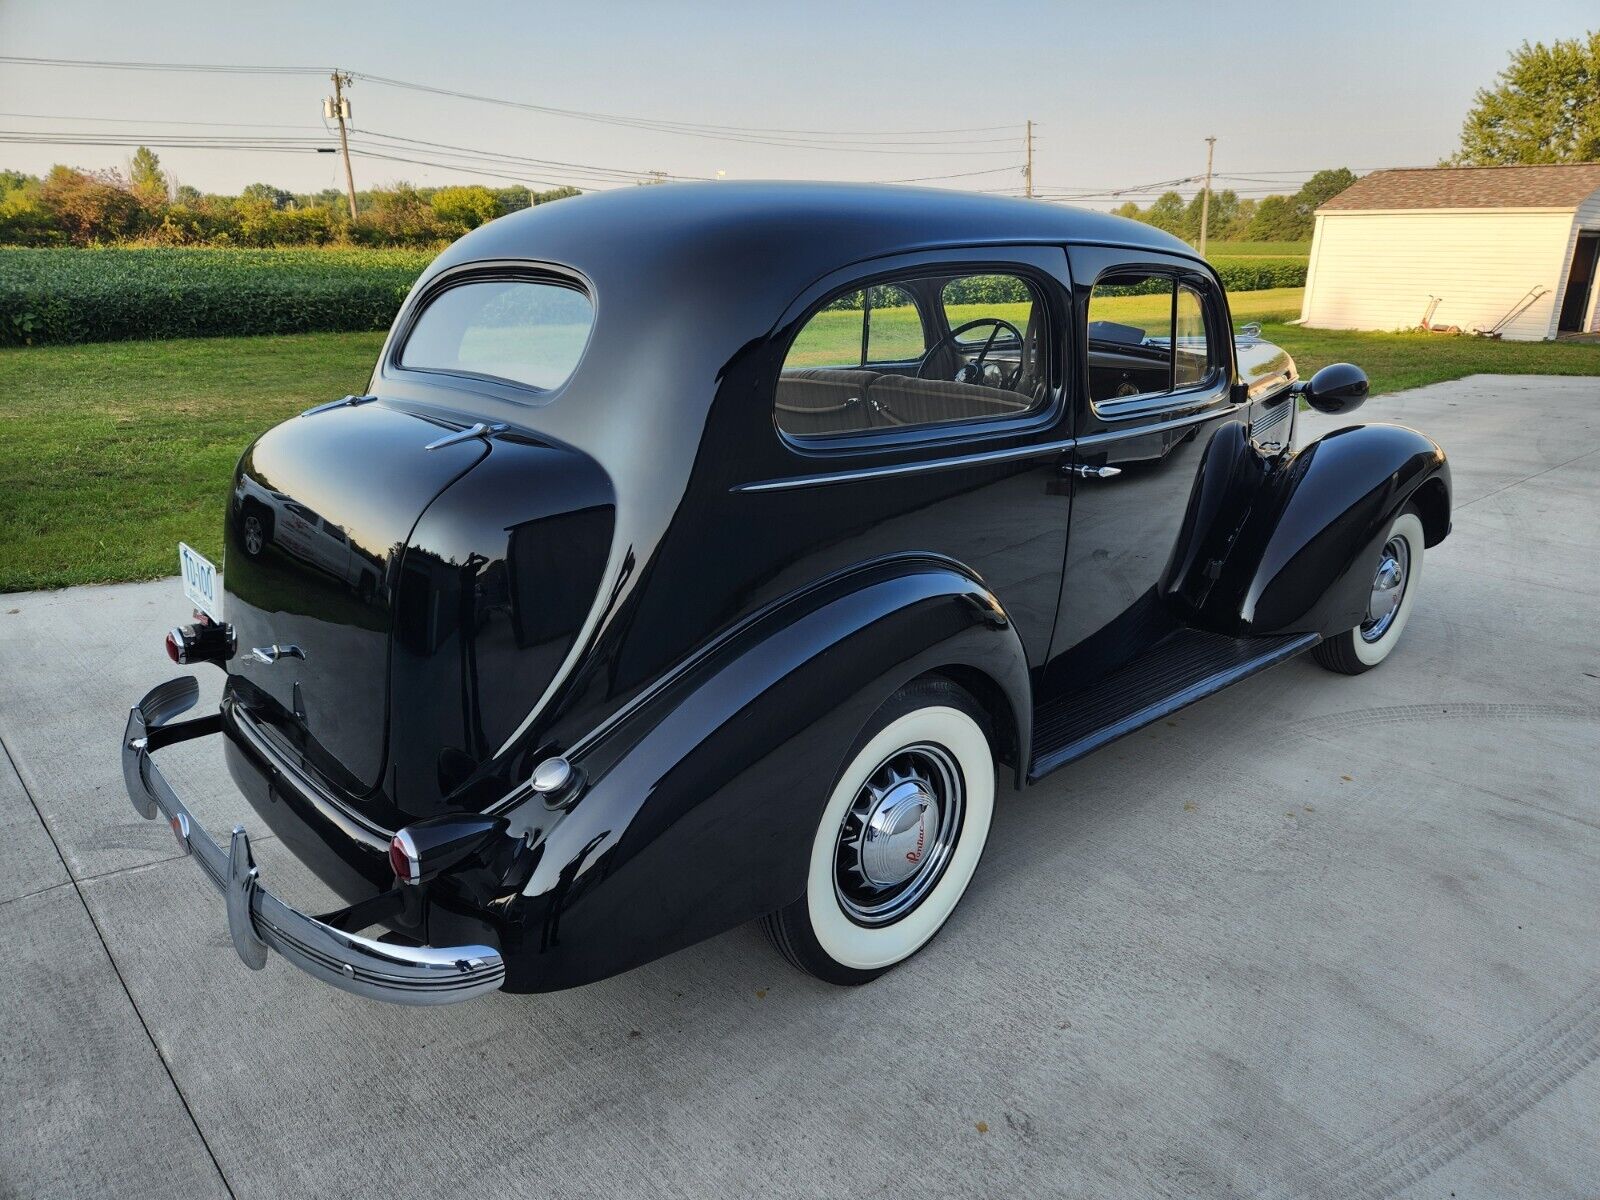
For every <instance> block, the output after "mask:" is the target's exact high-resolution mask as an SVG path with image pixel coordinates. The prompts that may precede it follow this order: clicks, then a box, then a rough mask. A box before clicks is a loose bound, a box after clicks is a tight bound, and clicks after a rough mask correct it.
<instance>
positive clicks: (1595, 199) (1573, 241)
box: [1550, 191, 1600, 336]
mask: <svg viewBox="0 0 1600 1200" xmlns="http://www.w3.org/2000/svg"><path fill="white" fill-rule="evenodd" d="M1580 233H1600V191H1597V192H1595V194H1594V195H1592V196H1590V197H1589V198H1588V199H1587V200H1585V201H1584V202H1583V203H1582V204H1580V205H1578V213H1577V219H1576V220H1574V221H1573V223H1572V236H1571V237H1569V238H1568V239H1567V256H1566V258H1565V259H1563V260H1562V264H1561V294H1562V295H1563V296H1565V295H1566V294H1567V277H1568V276H1569V275H1571V274H1572V254H1573V251H1575V250H1576V249H1577V248H1578V234H1580ZM1595 283H1596V281H1594V280H1591V281H1590V283H1589V308H1588V310H1587V311H1586V312H1585V314H1584V325H1583V327H1584V328H1585V329H1587V330H1588V331H1589V332H1590V333H1600V287H1597V286H1595ZM1560 314H1561V306H1560V305H1559V304H1558V305H1557V306H1556V316H1557V317H1558V318H1559V317H1560ZM1550 332H1551V335H1552V336H1554V334H1555V326H1554V325H1551V327H1550Z"/></svg>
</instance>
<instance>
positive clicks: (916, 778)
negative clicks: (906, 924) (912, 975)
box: [834, 743, 966, 925]
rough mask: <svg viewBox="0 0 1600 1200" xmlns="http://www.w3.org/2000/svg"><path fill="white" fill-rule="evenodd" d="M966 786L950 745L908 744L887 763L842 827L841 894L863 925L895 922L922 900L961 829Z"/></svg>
mask: <svg viewBox="0 0 1600 1200" xmlns="http://www.w3.org/2000/svg"><path fill="white" fill-rule="evenodd" d="M965 808H966V789H965V787H964V785H963V784H962V780H961V771H960V769H959V768H958V767H957V766H956V763H955V760H954V759H953V758H952V757H951V756H950V753H949V752H948V751H947V750H945V749H944V747H942V746H935V745H933V744H931V743H925V744H921V745H916V746H908V747H907V748H905V749H904V750H900V751H897V752H896V753H895V754H893V755H891V756H890V757H889V758H888V759H886V760H885V761H883V762H882V763H880V764H879V765H878V767H877V769H876V770H874V771H873V772H872V774H871V775H870V776H868V778H867V782H866V784H865V786H863V787H862V789H861V790H860V792H858V793H857V794H856V798H855V801H854V802H853V803H852V804H851V805H850V811H849V812H847V813H846V814H845V818H844V823H843V824H842V825H841V826H840V828H839V840H838V844H837V848H836V851H835V855H834V863H835V866H834V893H835V895H836V896H837V897H838V900H839V906H840V907H841V908H842V909H844V911H845V914H846V915H847V916H849V917H850V919H851V920H853V921H855V922H856V923H857V924H861V925H887V924H890V923H891V922H893V921H897V920H899V919H900V918H901V917H903V916H905V915H906V914H907V913H909V912H910V911H911V910H912V909H914V908H915V907H916V906H917V905H918V904H920V903H921V902H922V899H923V897H925V896H926V895H927V894H928V892H929V891H930V890H931V889H932V888H933V885H934V884H936V883H937V882H938V881H939V877H940V875H942V874H943V873H944V868H945V865H946V864H947V863H948V862H949V860H950V851H951V850H952V849H953V848H954V846H955V842H956V837H957V836H958V835H959V833H960V831H961V818H962V815H963V813H964V811H965Z"/></svg>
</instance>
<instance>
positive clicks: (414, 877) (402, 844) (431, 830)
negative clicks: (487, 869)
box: [389, 813, 506, 883]
mask: <svg viewBox="0 0 1600 1200" xmlns="http://www.w3.org/2000/svg"><path fill="white" fill-rule="evenodd" d="M505 830H506V819H505V818H504V817H486V816H484V815H482V814H481V813H443V814H441V815H440V816H437V817H428V818H427V819H426V820H422V821H413V822H412V823H411V824H410V825H407V826H406V827H405V828H404V829H402V830H401V831H400V832H399V833H397V834H395V835H394V838H393V839H392V840H391V841H390V842H389V866H390V867H391V868H393V870H394V877H395V878H396V879H398V880H399V881H400V882H401V883H426V882H428V880H430V879H432V878H433V877H434V876H435V875H438V874H439V873H440V872H442V871H450V870H453V869H455V868H457V867H464V866H470V865H471V864H472V863H474V862H481V861H483V855H484V854H485V853H487V852H489V851H490V850H491V849H492V847H493V845H494V844H495V838H496V836H497V835H499V834H503V833H504V832H505Z"/></svg>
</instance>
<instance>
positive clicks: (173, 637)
mask: <svg viewBox="0 0 1600 1200" xmlns="http://www.w3.org/2000/svg"><path fill="white" fill-rule="evenodd" d="M179 636H180V635H179V633H178V631H177V630H176V629H172V630H168V632H167V657H168V658H170V659H171V660H172V661H173V662H175V663H181V662H182V661H183V645H182V643H181V642H180V641H179Z"/></svg>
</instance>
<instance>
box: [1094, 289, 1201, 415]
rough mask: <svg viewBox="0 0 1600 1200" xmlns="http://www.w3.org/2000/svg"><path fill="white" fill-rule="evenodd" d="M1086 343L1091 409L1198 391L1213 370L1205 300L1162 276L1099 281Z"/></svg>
mask: <svg viewBox="0 0 1600 1200" xmlns="http://www.w3.org/2000/svg"><path fill="white" fill-rule="evenodd" d="M1087 340H1088V349H1089V396H1090V399H1092V400H1093V401H1094V402H1095V403H1096V404H1104V403H1108V402H1110V403H1114V402H1116V401H1119V400H1132V399H1136V398H1141V397H1146V396H1161V395H1166V394H1168V393H1170V392H1174V391H1182V390H1184V389H1186V388H1192V387H1198V386H1200V385H1201V384H1203V383H1205V381H1206V380H1207V379H1208V378H1210V376H1211V373H1212V370H1213V367H1214V358H1213V347H1212V345H1211V342H1210V339H1209V337H1208V332H1207V325H1206V304H1205V297H1204V296H1203V295H1202V293H1201V292H1200V291H1199V289H1198V288H1196V287H1195V286H1194V285H1192V284H1190V283H1187V282H1184V281H1182V280H1180V279H1179V278H1178V277H1177V276H1175V275H1169V274H1165V273H1162V272H1119V273H1117V274H1113V275H1105V276H1102V277H1101V278H1100V280H1099V281H1098V282H1097V283H1096V284H1095V285H1094V291H1093V292H1092V293H1091V295H1090V298H1089V320H1088V339H1087Z"/></svg>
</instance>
